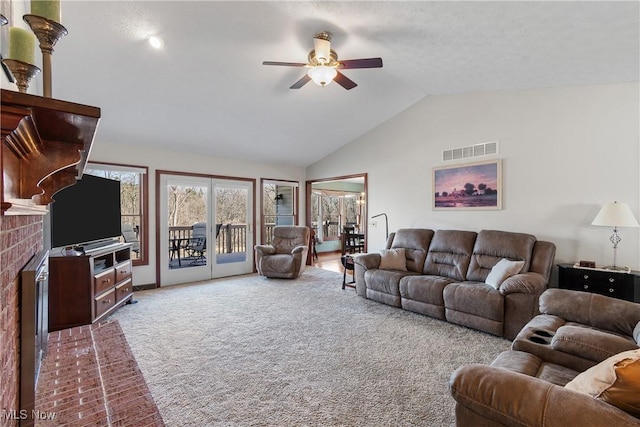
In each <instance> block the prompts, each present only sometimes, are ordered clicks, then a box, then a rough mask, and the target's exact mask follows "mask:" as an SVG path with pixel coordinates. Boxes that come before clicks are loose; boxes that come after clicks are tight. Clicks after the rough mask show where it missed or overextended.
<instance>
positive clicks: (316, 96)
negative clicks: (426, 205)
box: [53, 1, 640, 167]
mask: <svg viewBox="0 0 640 427" xmlns="http://www.w3.org/2000/svg"><path fill="white" fill-rule="evenodd" d="M62 5H63V6H62V7H63V11H62V21H63V24H64V25H65V26H66V27H67V29H68V30H69V35H68V36H67V37H65V38H64V39H62V40H61V41H60V42H59V43H58V46H57V47H56V52H55V53H54V58H53V96H54V97H55V98H60V99H65V100H70V101H74V102H79V103H83V104H90V105H95V106H98V107H101V109H102V115H103V118H102V120H101V122H100V126H99V129H98V134H97V137H96V141H97V142H98V143H99V142H100V141H105V142H117V143H124V144H131V145H144V146H153V147H160V148H168V149H172V150H184V151H189V152H195V153H203V154H210V155H215V156H220V157H225V158H240V159H247V160H255V161H260V162H270V163H277V164H283V165H295V166H301V167H305V166H308V165H310V164H312V163H314V162H316V161H318V160H320V159H321V158H323V157H324V156H326V155H328V154H330V153H331V152H333V151H335V150H337V149H338V148H340V147H341V146H343V145H345V144H347V143H349V142H350V141H352V140H353V139H354V138H357V137H358V136H360V135H362V134H364V133H366V132H368V131H369V130H371V129H372V128H374V127H375V126H377V125H379V124H380V123H382V122H384V121H386V120H388V119H389V118H391V117H393V116H394V115H396V114H398V113H400V112H401V111H403V110H405V109H406V108H408V107H410V106H411V105H413V104H414V103H415V102H417V101H419V100H420V99H423V98H424V97H426V96H429V95H436V94H450V93H463V92H476V91H490V90H512V89H522V88H540V87H553V86H565V85H586V84H600V83H612V82H628V81H638V79H639V74H640V71H639V64H640V52H639V50H640V49H639V44H640V28H639V27H640V25H639V3H638V2H615V1H605V2H578V1H572V2H543V1H535V2H520V1H513V2H484V1H474V2H448V1H447V2H432V1H423V2H419V1H418V2H403V1H390V2H370V1H359V2H297V1H288V2H267V1H259V2H245V1H233V2H220V1H195V2H187V1H177V2H170V1H142V2H128V1H111V2H100V1H63V2H62ZM320 30H328V31H330V32H331V33H332V34H333V41H332V48H333V49H335V50H336V51H337V52H338V55H339V57H340V59H357V58H368V57H377V56H380V57H382V58H383V61H384V68H382V69H366V70H345V71H344V74H345V75H347V76H348V77H349V78H351V79H353V80H354V81H355V82H356V83H358V87H356V88H355V89H352V90H350V91H346V90H344V89H343V88H342V87H340V86H339V85H337V84H335V83H334V84H331V85H329V86H327V87H325V88H320V87H318V86H315V85H314V84H313V83H309V84H307V85H306V86H304V87H303V88H302V89H300V90H290V89H289V86H291V84H293V83H294V82H296V81H297V80H298V79H299V78H300V77H302V75H303V74H304V69H300V68H288V67H266V66H263V65H262V61H265V60H270V61H291V62H305V61H306V57H307V54H308V52H309V50H311V49H312V47H313V43H312V37H313V35H314V34H315V33H316V32H317V31H320ZM151 34H155V35H159V36H161V37H162V38H164V40H165V43H166V46H165V48H164V49H163V50H161V51H156V50H153V49H151V48H150V47H149V46H148V45H147V44H146V43H145V37H147V36H148V35H151Z"/></svg>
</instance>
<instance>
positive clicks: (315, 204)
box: [311, 190, 364, 240]
mask: <svg viewBox="0 0 640 427" xmlns="http://www.w3.org/2000/svg"><path fill="white" fill-rule="evenodd" d="M363 203H364V193H354V192H347V191H331V190H314V191H313V193H312V194H311V222H312V227H314V229H316V230H318V235H319V236H320V239H322V240H339V239H340V233H341V232H342V227H344V226H345V225H353V226H355V227H360V218H361V210H362V205H363Z"/></svg>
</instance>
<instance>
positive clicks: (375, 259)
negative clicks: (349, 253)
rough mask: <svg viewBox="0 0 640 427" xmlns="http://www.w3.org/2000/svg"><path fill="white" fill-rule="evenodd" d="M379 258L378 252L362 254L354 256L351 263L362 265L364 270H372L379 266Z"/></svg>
mask: <svg viewBox="0 0 640 427" xmlns="http://www.w3.org/2000/svg"><path fill="white" fill-rule="evenodd" d="M381 259H382V257H381V256H380V254H376V253H370V254H362V255H356V256H354V257H353V263H354V264H357V265H360V266H362V267H363V268H364V269H365V270H373V269H376V268H378V267H380V260H381Z"/></svg>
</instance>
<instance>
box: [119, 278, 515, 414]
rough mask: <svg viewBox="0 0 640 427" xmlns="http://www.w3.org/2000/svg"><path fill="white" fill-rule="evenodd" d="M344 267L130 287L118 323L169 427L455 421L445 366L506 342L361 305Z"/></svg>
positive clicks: (473, 359)
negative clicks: (129, 301) (290, 276)
mask: <svg viewBox="0 0 640 427" xmlns="http://www.w3.org/2000/svg"><path fill="white" fill-rule="evenodd" d="M341 284H342V274H339V273H335V272H331V271H327V270H321V269H318V268H314V267H308V268H307V269H306V270H305V271H304V273H303V275H302V276H301V277H300V278H299V279H297V280H280V279H267V278H263V277H259V276H256V275H245V276H236V277H231V278H224V279H217V280H211V281H207V282H200V283H193V284H186V285H178V286H171V287H165V288H160V289H154V290H148V291H141V292H136V293H135V299H137V300H138V301H139V303H138V304H133V305H126V306H125V307H123V308H121V309H120V310H118V312H116V313H115V314H114V315H113V316H112V318H115V319H117V320H118V321H119V323H120V325H121V327H122V329H123V331H124V333H125V336H126V338H127V340H128V342H129V345H130V347H131V350H132V352H133V354H134V355H135V357H136V360H137V362H138V365H139V367H140V370H141V371H142V373H143V375H144V377H145V380H146V382H147V384H148V386H149V389H150V390H151V393H152V395H153V397H154V399H155V402H156V404H157V406H158V409H159V411H160V413H161V415H162V418H163V420H164V422H165V423H166V425H167V426H184V425H198V426H249V425H250V426H381V425H385V426H412V425H421V426H453V425H455V415H454V400H453V398H451V396H450V394H449V389H448V380H449V377H450V375H451V373H452V372H453V371H454V370H455V369H456V368H457V367H459V366H461V365H464V364H468V363H490V362H491V361H492V360H493V359H494V358H495V357H496V356H497V355H498V354H499V353H500V352H501V351H503V350H507V349H508V348H509V346H510V342H509V341H508V340H505V339H502V338H498V337H494V336H492V335H488V334H485V333H482V332H478V331H474V330H470V329H467V328H464V327H460V326H456V325H452V324H449V323H447V322H444V321H440V320H436V319H432V318H429V317H426V316H422V315H418V314H414V313H410V312H407V311H404V310H401V309H398V308H394V307H389V306H386V305H384V304H380V303H377V302H374V301H369V300H366V299H364V298H361V297H358V296H356V295H355V292H354V290H353V289H346V290H342V289H341Z"/></svg>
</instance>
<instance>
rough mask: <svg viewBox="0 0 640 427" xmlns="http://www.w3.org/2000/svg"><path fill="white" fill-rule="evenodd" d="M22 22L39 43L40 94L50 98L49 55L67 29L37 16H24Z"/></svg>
mask: <svg viewBox="0 0 640 427" xmlns="http://www.w3.org/2000/svg"><path fill="white" fill-rule="evenodd" d="M22 19H24V21H25V22H26V23H27V24H28V25H29V27H31V31H33V33H34V34H35V35H36V37H37V38H38V41H39V42H40V50H41V51H42V92H43V95H44V96H45V97H46V98H51V55H52V54H53V47H54V46H55V45H56V43H57V42H58V40H60V39H61V38H62V37H64V36H66V35H67V34H68V32H67V29H66V28H65V27H63V26H62V25H61V24H59V23H58V22H56V21H52V20H51V19H48V18H45V17H43V16H37V15H24V16H23V17H22Z"/></svg>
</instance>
